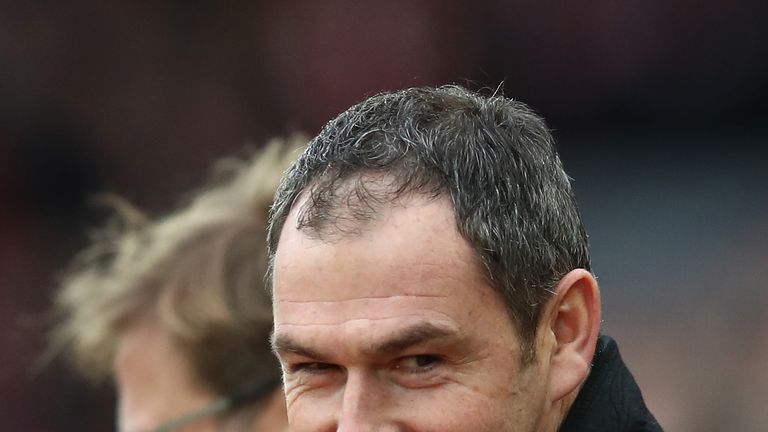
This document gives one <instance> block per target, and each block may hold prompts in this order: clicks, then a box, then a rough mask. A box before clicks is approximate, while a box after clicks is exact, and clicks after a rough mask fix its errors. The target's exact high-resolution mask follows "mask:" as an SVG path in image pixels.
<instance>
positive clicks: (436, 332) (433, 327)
mask: <svg viewBox="0 0 768 432" xmlns="http://www.w3.org/2000/svg"><path fill="white" fill-rule="evenodd" d="M451 338H455V339H457V340H460V339H461V337H460V335H459V332H458V331H457V330H456V329H454V328H451V327H449V326H446V325H437V324H434V323H429V322H420V323H417V324H414V325H411V326H409V327H406V328H404V329H402V330H399V331H398V332H397V333H396V334H395V335H394V336H391V337H389V338H388V339H386V340H384V341H381V342H377V343H375V344H373V345H371V346H370V347H366V348H364V350H363V352H364V353H365V354H367V355H376V354H384V355H391V354H396V353H398V352H400V351H404V350H406V349H408V348H411V347H414V346H417V345H421V344H424V343H427V342H431V341H435V340H440V339H451ZM271 344H272V351H274V353H275V354H278V355H279V354H280V353H293V354H298V355H301V356H304V357H309V358H313V359H317V360H322V359H324V358H326V356H324V355H322V354H321V353H320V352H318V351H316V350H314V349H312V348H309V347H307V346H305V345H304V344H302V343H301V342H299V341H297V340H295V339H294V338H292V337H291V336H290V335H287V334H284V333H283V334H275V333H273V334H272V338H271Z"/></svg>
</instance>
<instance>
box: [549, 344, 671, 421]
mask: <svg viewBox="0 0 768 432" xmlns="http://www.w3.org/2000/svg"><path fill="white" fill-rule="evenodd" d="M560 432H662V429H661V426H659V423H658V422H656V419H655V418H653V414H651V413H650V411H648V408H647V407H646V406H645V402H643V395H642V394H640V389H639V388H638V387H637V383H636V382H635V379H634V378H632V374H630V373H629V370H627V367H626V365H624V362H623V361H622V360H621V355H619V347H618V346H617V345H616V342H615V341H614V340H613V339H611V338H610V337H608V336H600V338H599V339H598V340H597V350H596V352H595V358H594V360H593V362H592V370H591V371H590V373H589V377H588V378H587V382H585V383H584V385H583V386H582V388H581V390H580V391H579V395H578V396H577V397H576V401H575V402H574V404H573V406H572V407H571V410H570V411H569V412H568V416H567V417H566V418H565V421H564V422H563V424H562V426H561V427H560Z"/></svg>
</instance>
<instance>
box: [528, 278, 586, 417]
mask: <svg viewBox="0 0 768 432" xmlns="http://www.w3.org/2000/svg"><path fill="white" fill-rule="evenodd" d="M543 317H544V319H545V320H546V321H547V322H545V323H542V324H543V326H542V327H543V328H546V329H549V330H550V331H551V335H554V346H553V349H552V352H551V359H550V381H549V395H550V400H551V401H552V402H555V401H558V400H560V399H562V398H564V397H566V396H568V395H569V394H571V392H573V391H574V390H575V389H576V388H577V387H579V386H580V385H581V383H582V382H584V380H585V379H586V378H587V375H588V374H589V368H590V365H591V363H592V357H593V356H594V354H595V345H596V344H597V337H598V334H599V332H600V289H599V288H598V286H597V281H596V280H595V277H594V276H592V273H590V272H588V271H586V270H584V269H576V270H572V271H571V272H569V273H568V274H567V275H565V276H564V277H563V278H562V279H561V280H560V282H558V284H557V287H556V288H555V296H554V298H553V299H552V300H551V301H550V302H549V303H548V305H547V308H546V312H545V314H544V315H543Z"/></svg>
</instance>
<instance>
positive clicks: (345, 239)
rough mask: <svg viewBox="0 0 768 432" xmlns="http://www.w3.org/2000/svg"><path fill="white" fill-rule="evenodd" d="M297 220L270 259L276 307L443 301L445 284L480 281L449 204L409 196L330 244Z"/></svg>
mask: <svg viewBox="0 0 768 432" xmlns="http://www.w3.org/2000/svg"><path fill="white" fill-rule="evenodd" d="M295 213H298V211H297V212H295ZM297 217H298V215H297V214H292V215H291V216H290V217H289V223H286V224H285V225H284V226H283V228H282V233H281V237H280V242H279V245H278V248H277V251H276V254H275V258H274V266H273V273H272V278H273V281H272V282H273V294H274V295H275V296H276V299H277V300H285V299H287V297H286V296H290V297H291V299H292V300H297V301H298V300H302V301H304V300H312V301H324V300H327V299H326V298H324V297H328V298H331V299H339V300H352V299H356V298H369V297H372V298H375V297H383V296H390V295H403V296H417V295H425V296H440V295H444V292H443V291H444V288H445V286H447V285H449V283H448V282H449V281H464V282H466V283H479V282H480V281H481V280H482V281H485V279H484V272H483V271H482V266H480V265H479V263H478V261H479V260H478V259H477V258H476V254H475V253H474V250H473V249H472V247H471V246H470V245H469V243H468V242H467V241H466V240H465V239H464V238H463V237H462V236H461V235H460V234H459V232H458V230H457V228H456V225H455V222H454V217H453V210H452V208H451V205H450V201H449V200H448V199H446V198H443V197H438V198H433V199H427V198H423V197H417V196H414V197H412V198H409V199H402V200H400V202H399V203H397V204H393V205H388V206H383V207H381V209H380V211H379V212H378V214H377V216H376V217H377V219H376V221H375V222H372V224H371V225H370V226H368V227H367V229H365V230H363V231H360V232H357V233H355V234H354V235H345V236H340V237H335V238H334V239H333V240H332V241H328V240H327V239H325V238H318V237H317V236H315V235H310V234H308V233H307V232H306V230H305V229H303V228H302V227H301V226H298V225H297V223H296V218H297ZM347 234H349V233H347Z"/></svg>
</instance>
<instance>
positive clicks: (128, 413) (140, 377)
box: [114, 320, 218, 432]
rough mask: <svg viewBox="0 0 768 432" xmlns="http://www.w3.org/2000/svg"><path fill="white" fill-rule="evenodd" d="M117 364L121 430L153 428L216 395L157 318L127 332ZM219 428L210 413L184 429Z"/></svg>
mask: <svg viewBox="0 0 768 432" xmlns="http://www.w3.org/2000/svg"><path fill="white" fill-rule="evenodd" d="M114 369H115V378H116V381H117V390H118V394H119V405H118V424H119V429H118V430H120V431H126V432H144V431H151V430H153V429H154V428H156V427H158V426H160V425H161V424H163V423H165V422H167V421H170V420H172V419H175V418H178V417H180V416H183V415H185V414H189V413H190V412H193V411H195V410H198V409H200V408H202V407H204V406H206V405H207V404H208V403H210V402H211V401H213V400H214V399H215V396H214V395H213V394H212V393H211V392H210V391H208V390H207V389H205V388H204V387H202V386H201V385H200V384H199V383H198V381H197V380H196V379H195V378H194V376H193V374H192V371H191V370H190V367H189V365H188V363H187V361H186V360H185V358H184V357H183V356H182V354H181V353H180V352H179V350H178V349H177V348H176V347H175V346H173V344H172V343H171V340H170V338H169V337H168V335H167V334H166V333H165V332H163V331H162V329H161V328H160V326H158V325H157V324H156V323H155V322H154V321H153V320H144V321H139V322H138V323H137V324H135V325H133V326H131V327H129V328H128V329H127V330H126V331H125V332H124V333H123V335H122V337H121V340H120V344H119V346H118V349H117V353H116V356H115V366H114ZM217 427H218V426H217V424H216V422H215V419H213V418H206V419H202V420H200V421H199V422H195V423H194V424H192V425H189V426H187V427H186V428H185V429H183V430H184V431H185V432H187V431H188V432H208V431H215V430H217Z"/></svg>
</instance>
